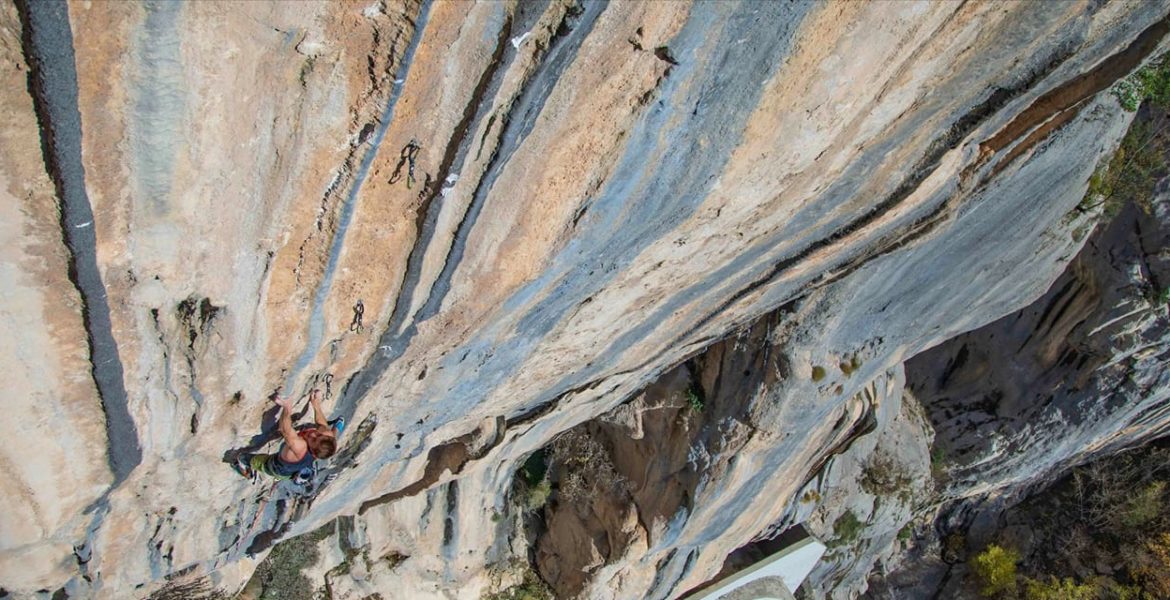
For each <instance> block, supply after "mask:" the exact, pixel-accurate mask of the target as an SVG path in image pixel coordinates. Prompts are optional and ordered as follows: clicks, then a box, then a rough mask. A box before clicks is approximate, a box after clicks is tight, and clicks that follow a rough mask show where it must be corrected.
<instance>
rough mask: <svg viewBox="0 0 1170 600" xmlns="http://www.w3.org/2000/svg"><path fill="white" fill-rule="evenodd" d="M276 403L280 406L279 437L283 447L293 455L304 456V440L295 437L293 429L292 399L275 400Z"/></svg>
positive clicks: (295, 432)
mask: <svg viewBox="0 0 1170 600" xmlns="http://www.w3.org/2000/svg"><path fill="white" fill-rule="evenodd" d="M276 403H277V404H279V405H280V423H279V426H280V435H281V437H283V438H284V443H285V445H286V446H288V447H289V448H291V449H292V451H293V452H294V453H295V454H298V455H300V454H304V449H305V447H306V445H305V440H304V439H302V438H301V436H299V435H297V430H296V429H293V422H292V398H277V399H276Z"/></svg>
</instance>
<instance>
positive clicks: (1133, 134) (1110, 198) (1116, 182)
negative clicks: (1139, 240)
mask: <svg viewBox="0 0 1170 600" xmlns="http://www.w3.org/2000/svg"><path fill="white" fill-rule="evenodd" d="M1159 133H1160V132H1157V131H1153V130H1151V128H1150V125H1149V124H1148V123H1146V122H1145V121H1140V120H1135V121H1134V122H1133V124H1132V125H1130V128H1129V131H1127V132H1126V134H1125V137H1124V138H1122V139H1121V144H1120V145H1118V147H1117V151H1116V152H1114V153H1113V156H1112V157H1110V158H1109V160H1108V162H1106V163H1105V164H1103V165H1101V166H1099V167H1098V168H1097V170H1096V171H1095V172H1094V173H1093V175H1092V176H1091V177H1090V178H1089V189H1088V191H1087V192H1086V193H1085V198H1084V199H1083V200H1081V203H1080V204H1079V205H1078V208H1079V209H1080V210H1081V211H1082V212H1084V211H1087V210H1090V209H1093V208H1096V207H1097V206H1102V205H1103V206H1104V209H1103V211H1102V212H1103V213H1104V215H1105V216H1106V217H1113V216H1114V215H1116V214H1117V212H1118V211H1119V210H1121V207H1122V205H1123V204H1124V203H1125V202H1127V201H1133V202H1136V203H1137V205H1138V207H1139V208H1141V209H1142V210H1143V211H1145V212H1146V213H1147V214H1148V213H1149V212H1150V210H1151V209H1152V205H1151V203H1150V200H1151V198H1152V197H1153V192H1154V185H1155V184H1157V182H1158V180H1159V179H1160V178H1161V177H1162V176H1163V175H1165V174H1166V172H1167V166H1166V161H1165V159H1164V158H1163V155H1164V152H1163V149H1162V146H1163V140H1162V138H1161V137H1159V135H1157V134H1159Z"/></svg>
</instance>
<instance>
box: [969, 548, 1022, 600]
mask: <svg viewBox="0 0 1170 600" xmlns="http://www.w3.org/2000/svg"><path fill="white" fill-rule="evenodd" d="M1019 561H1020V554H1019V553H1018V552H1016V551H1015V550H1011V549H1008V548H1004V547H1002V546H999V545H997V544H992V545H990V546H988V547H987V548H986V549H985V550H984V551H983V552H980V553H979V554H976V555H975V558H974V559H973V560H972V561H971V570H972V571H973V572H974V573H975V577H976V578H977V579H978V580H979V583H980V589H979V593H981V594H983V595H984V596H986V597H988V598H1000V597H1004V596H1010V595H1014V594H1015V593H1016V563H1018V562H1019Z"/></svg>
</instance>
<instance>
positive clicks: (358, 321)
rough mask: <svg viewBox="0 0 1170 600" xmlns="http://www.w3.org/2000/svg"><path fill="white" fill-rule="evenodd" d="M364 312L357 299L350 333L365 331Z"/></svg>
mask: <svg viewBox="0 0 1170 600" xmlns="http://www.w3.org/2000/svg"><path fill="white" fill-rule="evenodd" d="M365 312H366V305H365V304H362V301H361V298H359V299H358V301H357V304H354V305H353V321H350V323H349V330H350V331H352V332H354V333H361V332H362V330H363V329H365V328H364V327H362V315H363V314H364V313H365ZM330 377H331V378H332V375H330ZM326 397H328V396H326Z"/></svg>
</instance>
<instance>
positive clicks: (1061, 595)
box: [1024, 575, 1097, 600]
mask: <svg viewBox="0 0 1170 600" xmlns="http://www.w3.org/2000/svg"><path fill="white" fill-rule="evenodd" d="M1096 597H1097V590H1096V589H1095V588H1094V587H1093V586H1091V585H1087V584H1081V583H1077V582H1076V581H1073V580H1072V579H1071V578H1068V577H1065V578H1064V579H1057V578H1055V577H1053V576H1051V575H1049V576H1048V580H1047V581H1037V580H1035V579H1031V578H1026V579H1025V580H1024V599H1025V600H1093V599H1094V598H1096Z"/></svg>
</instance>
